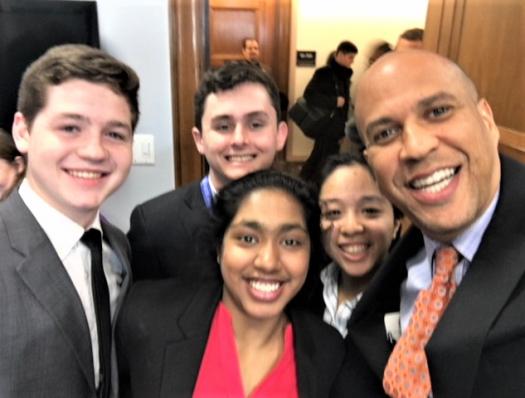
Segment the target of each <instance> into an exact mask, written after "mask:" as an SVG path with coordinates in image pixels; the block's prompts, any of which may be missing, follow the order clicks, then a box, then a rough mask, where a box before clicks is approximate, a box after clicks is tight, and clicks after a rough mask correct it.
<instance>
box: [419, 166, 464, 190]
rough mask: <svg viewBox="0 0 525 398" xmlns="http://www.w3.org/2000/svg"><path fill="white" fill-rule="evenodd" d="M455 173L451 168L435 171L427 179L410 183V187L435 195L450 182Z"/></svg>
mask: <svg viewBox="0 0 525 398" xmlns="http://www.w3.org/2000/svg"><path fill="white" fill-rule="evenodd" d="M455 173H456V171H455V169H454V168H452V167H450V168H448V169H441V170H437V171H435V172H434V173H432V174H431V175H429V176H428V177H425V178H420V179H418V180H414V181H412V183H411V185H412V187H414V188H416V189H421V190H423V191H425V192H431V193H436V192H439V191H441V190H442V189H444V188H445V187H446V186H447V185H448V184H449V183H450V181H452V177H454V174H455Z"/></svg>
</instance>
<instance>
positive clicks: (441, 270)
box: [436, 246, 459, 280]
mask: <svg viewBox="0 0 525 398" xmlns="http://www.w3.org/2000/svg"><path fill="white" fill-rule="evenodd" d="M458 261H459V253H458V251H457V250H456V249H455V248H454V246H442V247H440V248H439V249H437V250H436V274H437V275H441V276H443V277H444V278H445V279H446V280H449V279H450V276H451V275H452V272H453V271H454V268H455V267H456V265H457V264H458Z"/></svg>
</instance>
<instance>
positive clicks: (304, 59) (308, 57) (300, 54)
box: [296, 51, 315, 67]
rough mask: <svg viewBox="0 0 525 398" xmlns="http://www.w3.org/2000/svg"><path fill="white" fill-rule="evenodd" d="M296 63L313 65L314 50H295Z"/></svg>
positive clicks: (298, 64)
mask: <svg viewBox="0 0 525 398" xmlns="http://www.w3.org/2000/svg"><path fill="white" fill-rule="evenodd" d="M296 64H297V66H313V67H315V51H297V60H296Z"/></svg>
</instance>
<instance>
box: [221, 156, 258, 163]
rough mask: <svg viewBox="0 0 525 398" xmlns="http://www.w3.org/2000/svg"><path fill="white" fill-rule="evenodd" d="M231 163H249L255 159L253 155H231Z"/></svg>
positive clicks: (229, 158) (229, 157)
mask: <svg viewBox="0 0 525 398" xmlns="http://www.w3.org/2000/svg"><path fill="white" fill-rule="evenodd" d="M227 158H228V160H229V161H230V162H248V161H250V160H252V159H253V158H254V156H253V155H229V156H227Z"/></svg>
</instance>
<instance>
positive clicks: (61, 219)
mask: <svg viewBox="0 0 525 398" xmlns="http://www.w3.org/2000/svg"><path fill="white" fill-rule="evenodd" d="M19 194H20V197H21V198H22V200H23V201H24V203H25V204H26V206H27V207H28V208H29V210H30V211H31V213H32V214H33V216H34V217H35V218H36V220H37V222H38V223H39V224H40V226H41V227H42V229H43V230H44V232H45V233H46V235H47V237H48V238H49V240H50V241H51V244H52V245H53V248H54V249H55V251H56V253H57V255H58V257H59V258H60V261H61V262H62V265H63V266H64V268H65V270H66V271H67V273H68V275H69V277H70V279H71V282H73V285H74V286H75V289H76V291H77V293H78V296H79V298H80V301H81V303H82V307H83V308H84V313H85V315H86V320H87V324H88V327H89V334H90V337H91V348H92V350H93V365H94V373H95V386H97V387H98V384H99V381H100V363H99V362H100V360H99V351H98V334H97V321H96V316H95V307H94V303H93V293H92V290H91V252H90V251H89V249H88V248H87V246H85V245H84V244H82V243H80V238H81V237H82V235H83V234H84V232H85V230H84V228H83V227H82V226H81V225H79V224H77V223H75V222H74V221H73V220H71V219H70V218H68V217H67V216H65V215H64V214H62V213H61V212H59V211H58V210H56V209H55V208H54V207H52V206H50V205H49V204H48V203H47V202H46V201H44V200H43V199H42V198H41V197H40V196H39V195H38V194H37V193H36V192H35V191H34V190H33V189H32V188H31V186H30V185H29V183H28V181H27V180H26V179H24V181H23V182H22V184H21V185H20V189H19ZM89 228H95V229H98V230H99V231H100V232H101V233H102V227H101V225H100V216H99V214H97V216H96V217H95V220H94V221H93V224H92V225H91V226H90V227H89ZM89 228H87V229H89ZM102 262H103V266H104V274H105V276H106V280H107V282H108V288H109V297H110V306H111V317H112V319H113V315H114V313H115V308H116V305H117V300H118V298H119V295H120V286H121V284H122V279H123V270H124V268H123V265H122V264H121V262H120V260H119V259H118V257H117V255H116V254H115V252H114V251H113V250H112V249H111V247H110V246H109V245H108V244H107V243H106V242H105V241H104V240H102Z"/></svg>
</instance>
